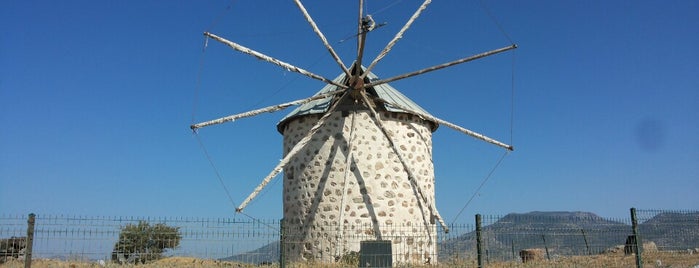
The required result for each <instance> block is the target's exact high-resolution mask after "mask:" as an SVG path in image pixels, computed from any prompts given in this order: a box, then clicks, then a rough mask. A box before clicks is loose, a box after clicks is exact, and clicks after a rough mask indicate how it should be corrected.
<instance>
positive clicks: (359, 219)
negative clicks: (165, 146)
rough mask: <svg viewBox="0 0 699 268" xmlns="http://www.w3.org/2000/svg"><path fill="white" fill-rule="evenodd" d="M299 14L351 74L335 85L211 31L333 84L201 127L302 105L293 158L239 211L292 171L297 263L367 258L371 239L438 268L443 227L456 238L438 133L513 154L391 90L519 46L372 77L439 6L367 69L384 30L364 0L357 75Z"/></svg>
mask: <svg viewBox="0 0 699 268" xmlns="http://www.w3.org/2000/svg"><path fill="white" fill-rule="evenodd" d="M295 2H296V4H297V6H298V7H299V9H300V10H301V12H302V13H303V15H304V16H305V18H306V19H307V21H308V22H309V24H310V25H311V27H312V28H313V30H314V32H315V33H316V34H317V35H318V36H319V37H320V39H321V41H322V42H323V44H324V45H325V47H326V48H327V49H328V51H329V52H330V54H331V56H332V57H333V58H334V59H335V61H336V62H337V64H338V66H339V67H340V68H341V70H342V74H340V75H339V76H338V77H337V78H335V79H333V80H330V79H327V78H324V77H322V76H319V75H316V74H314V73H312V72H309V71H307V70H304V69H301V68H298V67H296V66H294V65H291V64H289V63H286V62H283V61H280V60H277V59H275V58H272V57H269V56H267V55H264V54H262V53H259V52H257V51H254V50H252V49H250V48H247V47H244V46H241V45H239V44H237V43H234V42H231V41H229V40H226V39H224V38H221V37H219V36H216V35H214V34H211V33H208V32H207V33H204V34H205V35H206V36H207V37H208V38H211V39H214V40H216V41H219V42H221V43H223V44H226V45H228V46H230V47H231V48H233V49H235V50H237V51H240V52H242V53H245V54H249V55H252V56H254V57H257V58H258V59H261V60H265V61H267V62H270V63H272V64H275V65H278V66H280V67H282V68H285V69H287V70H290V71H293V72H297V73H300V74H303V75H305V76H308V77H311V78H314V79H318V80H321V81H324V82H325V83H327V86H325V87H324V88H322V89H321V90H320V91H319V92H318V93H317V94H315V95H313V96H311V97H309V98H306V99H301V100H297V101H292V102H288V103H283V104H279V105H274V106H270V107H266V108H262V109H257V110H253V111H249V112H245V113H241V114H236V115H231V116H227V117H223V118H219V119H215V120H211V121H207V122H203V123H199V124H194V125H192V126H191V128H192V129H193V130H196V129H198V128H201V127H205V126H209V125H214V124H220V123H224V122H229V121H234V120H237V119H240V118H244V117H250V116H254V115H257V114H260V113H265V112H273V111H278V110H282V109H284V108H287V107H290V106H294V105H298V107H297V108H296V109H295V110H294V111H292V112H291V113H290V114H288V115H287V116H286V117H284V118H283V119H282V120H281V121H280V122H279V124H278V125H277V130H278V131H279V132H280V133H281V134H282V135H283V136H284V142H283V150H284V158H283V159H282V160H281V161H280V162H279V164H278V165H277V166H276V167H275V168H274V169H273V170H272V171H271V172H270V173H269V175H268V176H267V177H265V178H264V179H263V180H262V183H260V185H259V186H258V187H257V188H256V189H254V191H253V192H252V193H251V194H250V195H249V196H248V198H246V199H245V200H244V201H243V202H242V203H241V205H240V206H239V207H238V208H237V209H236V210H237V211H242V210H243V209H244V208H245V207H246V206H247V204H248V203H249V202H250V201H251V200H252V199H253V198H254V197H255V196H256V195H257V194H258V193H259V192H260V191H261V190H262V189H263V188H264V187H265V186H266V185H267V183H269V182H270V180H272V179H273V178H274V177H276V176H277V175H278V174H279V173H280V172H281V171H282V170H283V171H284V189H283V202H284V230H286V231H285V236H284V240H285V241H282V245H283V251H284V255H285V256H286V258H288V259H289V260H291V261H323V262H332V261H336V260H337V259H338V258H339V257H341V256H342V255H344V254H347V253H349V252H352V251H355V252H356V251H359V250H360V244H361V243H362V242H363V241H385V242H387V243H388V244H390V245H391V251H392V253H393V261H394V262H400V263H425V262H428V261H430V260H431V259H434V260H435V261H436V246H437V244H436V243H437V241H436V230H437V228H436V224H437V223H439V224H440V225H441V226H442V229H444V230H445V231H448V228H447V226H446V225H445V224H444V221H443V220H442V218H441V216H440V214H439V212H438V211H437V209H436V207H435V192H434V181H435V177H434V167H433V163H432V132H434V131H435V130H436V129H437V127H438V126H439V125H445V126H447V127H450V128H453V129H455V130H457V131H460V132H463V133H465V134H467V135H470V136H473V137H475V138H478V139H481V140H483V141H486V142H489V143H492V144H495V145H497V146H501V147H503V148H506V149H508V150H512V146H510V145H507V144H504V143H502V142H499V141H496V140H494V139H491V138H488V137H486V136H484V135H482V134H478V133H475V132H473V131H471V130H468V129H465V128H462V127H459V126H457V125H455V124H452V123H449V122H447V121H444V120H441V119H439V118H436V117H434V116H432V115H430V114H429V113H428V112H427V111H425V110H424V109H422V108H421V107H420V106H419V105H417V104H416V103H414V102H413V101H412V100H410V99H408V98H407V97H405V96H404V95H403V94H401V93H400V92H399V91H398V90H396V89H395V88H393V87H391V86H390V85H389V84H388V83H389V82H392V81H396V80H399V79H403V78H407V77H412V76H415V75H419V74H422V73H426V72H430V71H434V70H438V69H441V68H446V67H449V66H453V65H456V64H460V63H464V62H468V61H471V60H475V59H479V58H482V57H486V56H489V55H493V54H496V53H500V52H503V51H507V50H510V49H514V48H516V45H511V46H507V47H503V48H500V49H496V50H492V51H488V52H485V53H481V54H477V55H473V56H470V57H466V58H462V59H459V60H455V61H452V62H448V63H444V64H441V65H437V66H433V67H429V68H425V69H422V70H418V71H415V72H411V73H407V74H403V75H399V76H396V77H392V78H388V79H379V77H377V76H376V75H374V74H373V73H372V72H371V70H372V69H373V68H374V66H375V65H376V64H377V63H378V62H379V61H380V60H381V59H382V58H383V57H384V56H385V55H386V54H387V53H388V52H389V51H390V50H391V48H392V47H393V45H395V43H396V42H397V41H398V40H399V39H400V38H401V37H402V35H403V33H404V32H405V31H406V30H407V29H408V28H409V27H410V25H411V24H412V23H413V21H414V20H415V19H416V18H417V17H418V16H419V15H420V13H421V12H422V11H423V10H424V9H425V8H426V7H427V5H428V4H429V3H430V0H425V2H424V3H423V4H422V5H421V6H420V7H419V8H418V10H417V11H416V12H415V13H414V14H413V16H412V17H411V18H410V19H409V20H408V22H407V23H406V24H405V25H404V26H403V28H402V29H401V30H400V31H399V32H398V33H397V34H396V36H395V37H394V38H393V40H391V41H390V42H389V43H388V44H387V46H386V47H385V48H384V50H383V51H382V52H381V53H380V54H379V55H378V56H377V57H376V58H375V59H374V60H373V61H372V62H371V64H370V65H369V66H368V67H364V66H363V65H362V58H363V50H364V43H365V40H366V37H367V33H368V32H370V31H371V30H373V29H374V28H375V27H376V24H375V23H374V21H373V20H372V18H371V16H363V15H362V9H363V7H362V1H361V0H360V7H359V18H360V19H359V21H358V33H357V39H358V42H357V57H356V59H354V63H353V64H352V65H351V66H349V67H347V66H346V65H345V64H344V63H343V62H342V60H341V59H340V58H339V56H338V55H337V54H336V53H335V51H334V50H333V48H332V47H331V46H330V44H329V43H328V41H327V40H326V38H325V36H324V35H323V34H322V32H321V31H320V30H319V28H318V27H317V25H316V24H315V22H314V21H313V19H312V18H311V16H310V15H309V14H308V12H307V11H306V9H305V8H304V6H303V5H302V4H301V2H300V0H295Z"/></svg>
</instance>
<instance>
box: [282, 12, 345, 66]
mask: <svg viewBox="0 0 699 268" xmlns="http://www.w3.org/2000/svg"><path fill="white" fill-rule="evenodd" d="M294 2H296V5H297V6H298V7H299V9H300V10H301V13H303V16H304V17H305V18H306V21H308V23H309V24H310V25H311V28H313V31H314V32H315V33H316V34H317V35H318V37H319V38H320V41H322V42H323V45H325V48H327V49H328V52H330V55H331V56H332V57H333V59H335V62H337V65H339V66H340V68H341V69H342V71H343V72H344V73H345V75H347V77H350V76H352V74H350V72H349V70H348V69H347V66H346V65H345V64H344V63H343V62H342V60H341V59H340V56H338V55H337V53H335V50H334V49H333V47H332V46H331V45H330V43H328V39H327V38H325V35H323V32H321V31H320V28H318V25H316V23H315V21H313V18H312V17H311V15H310V14H308V11H306V8H305V7H304V6H303V4H302V3H301V0H294Z"/></svg>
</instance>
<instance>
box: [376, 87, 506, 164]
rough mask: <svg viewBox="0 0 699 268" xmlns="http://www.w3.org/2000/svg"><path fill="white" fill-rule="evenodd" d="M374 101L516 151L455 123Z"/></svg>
mask: <svg viewBox="0 0 699 268" xmlns="http://www.w3.org/2000/svg"><path fill="white" fill-rule="evenodd" d="M374 99H375V100H377V101H380V102H383V103H386V104H388V105H391V106H393V107H396V108H398V109H401V110H403V111H405V112H407V113H411V114H414V115H417V116H419V117H422V118H423V119H426V120H430V121H434V122H437V123H438V124H442V125H445V126H447V127H450V128H452V129H455V130H457V131H459V132H461V133H464V134H466V135H469V136H471V137H474V138H476V139H479V140H482V141H485V142H488V143H492V144H495V145H497V146H500V147H502V148H505V149H507V150H510V151H514V147H513V146H512V145H509V144H505V143H503V142H500V141H498V140H495V139H493V138H490V137H488V136H485V135H483V134H480V133H477V132H475V131H472V130H469V129H466V128H463V127H460V126H458V125H456V124H453V123H450V122H447V121H444V120H442V119H439V118H436V117H434V116H431V115H427V114H424V113H421V112H417V111H415V110H411V109H410V108H408V107H405V106H402V105H398V104H395V103H391V102H388V101H386V100H384V99H382V98H379V97H376V98H374Z"/></svg>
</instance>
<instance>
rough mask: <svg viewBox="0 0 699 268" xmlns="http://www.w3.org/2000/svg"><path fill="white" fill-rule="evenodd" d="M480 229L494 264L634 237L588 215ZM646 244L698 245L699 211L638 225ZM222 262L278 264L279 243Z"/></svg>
mask: <svg viewBox="0 0 699 268" xmlns="http://www.w3.org/2000/svg"><path fill="white" fill-rule="evenodd" d="M485 221H486V223H484V224H486V225H485V226H484V227H483V229H482V231H483V236H484V237H485V240H484V241H483V243H484V246H485V249H486V251H487V255H488V256H487V257H488V258H490V259H493V260H496V259H499V260H511V259H516V258H517V252H519V250H521V249H525V248H547V249H548V250H549V253H550V254H551V255H552V256H555V255H588V254H598V253H601V252H603V251H605V250H606V249H609V248H612V247H614V246H617V245H623V244H624V243H625V241H626V238H627V236H629V235H631V234H632V231H631V225H630V224H627V223H623V222H621V221H615V220H610V219H605V218H602V217H600V216H598V215H596V214H594V213H590V212H567V211H557V212H539V211H534V212H528V213H511V214H508V215H506V216H504V217H502V218H499V219H497V220H495V219H494V222H493V223H492V224H487V223H488V222H487V219H486V220H485ZM639 231H640V233H641V238H642V240H643V241H644V242H647V241H653V242H655V243H656V245H657V246H658V248H659V249H660V250H684V249H689V248H692V249H693V248H696V247H699V213H674V212H663V213H658V214H656V215H655V216H653V217H652V218H650V219H648V220H646V221H644V222H641V223H640V224H639ZM438 252H439V258H440V260H441V261H444V260H448V259H450V258H467V257H475V255H476V232H475V230H474V231H471V232H468V233H465V234H461V235H458V236H455V237H452V238H448V239H443V240H442V241H441V242H440V243H439V245H438ZM222 260H226V261H239V262H247V263H262V262H276V261H278V260H279V242H274V243H270V244H268V245H265V246H263V247H261V248H258V249H256V250H253V251H250V252H246V253H242V254H238V255H234V256H230V257H227V258H224V259H222Z"/></svg>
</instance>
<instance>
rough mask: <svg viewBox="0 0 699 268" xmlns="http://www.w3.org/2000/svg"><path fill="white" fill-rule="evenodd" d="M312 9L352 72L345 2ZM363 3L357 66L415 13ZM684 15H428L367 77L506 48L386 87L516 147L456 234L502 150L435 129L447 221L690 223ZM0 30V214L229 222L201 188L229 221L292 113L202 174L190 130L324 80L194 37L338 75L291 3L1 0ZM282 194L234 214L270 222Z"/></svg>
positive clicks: (233, 132) (673, 11)
mask: <svg viewBox="0 0 699 268" xmlns="http://www.w3.org/2000/svg"><path fill="white" fill-rule="evenodd" d="M316 2H318V1H315V2H313V1H307V2H306V3H305V5H306V8H307V9H308V11H309V12H310V13H311V15H312V16H313V17H314V19H315V20H316V22H317V23H318V25H319V27H320V28H321V30H323V32H324V33H325V34H326V36H327V38H328V40H330V42H331V43H332V44H333V46H334V47H335V49H336V50H337V51H338V54H340V56H341V57H342V59H343V60H344V61H345V63H346V64H350V63H351V62H352V59H353V58H354V57H355V49H356V48H355V43H356V41H355V40H354V39H351V40H349V41H346V42H341V43H340V42H339V41H340V40H342V39H345V38H347V37H349V36H351V35H352V34H353V32H355V31H356V26H355V21H356V16H357V15H356V6H357V4H356V3H354V2H353V1H341V2H342V3H337V2H340V1H321V2H323V3H316ZM365 2H366V3H367V6H366V8H367V12H368V13H369V14H372V15H373V17H374V19H375V20H376V21H377V22H387V23H388V24H387V25H386V26H384V27H382V28H379V29H377V30H375V31H373V32H371V33H370V34H369V36H368V40H367V50H366V55H367V57H366V58H365V61H367V60H370V59H373V57H374V56H375V55H376V54H377V53H378V51H380V50H381V48H383V46H384V45H385V44H386V43H387V42H388V41H389V40H390V39H391V38H392V37H393V35H394V34H395V33H396V32H397V31H398V30H399V29H400V27H401V26H402V25H403V24H404V23H405V21H407V19H408V17H409V16H410V15H412V13H413V12H414V10H415V9H416V8H417V7H418V6H419V5H420V3H421V2H418V1H412V0H404V1H383V0H374V1H372V0H366V1H365ZM484 7H485V8H484ZM697 13H699V2H696V1H514V0H502V1H482V2H480V1H435V2H434V3H432V4H431V5H430V6H429V7H428V8H427V10H426V11H425V12H424V13H423V14H422V16H421V17H420V18H419V19H418V20H417V21H416V22H415V24H414V26H413V27H412V28H411V29H410V30H408V32H406V34H405V37H404V38H403V39H402V40H401V41H400V42H398V44H397V45H396V46H395V48H394V50H393V51H392V52H391V53H390V54H389V56H387V57H386V58H385V59H383V60H382V61H381V62H380V63H379V64H378V65H377V67H376V68H375V69H374V73H376V74H377V75H378V76H380V77H384V78H387V77H391V76H394V75H398V74H402V73H405V72H409V71H414V70H417V69H420V68H423V67H427V66H432V65H435V64H439V63H443V62H446V61H451V60H454V59H458V58H461V57H465V56H468V55H472V54H475V53H480V52H484V51H487V50H491V49H495V48H500V47H504V46H507V45H510V43H511V41H510V40H512V42H514V43H516V44H518V45H519V48H518V49H517V50H516V51H515V52H514V53H509V52H508V53H504V54H500V55H496V56H492V57H489V58H485V59H481V60H478V61H474V62H471V63H466V64H463V65H459V66H456V67H452V68H449V69H445V70H442V71H437V72H433V73H429V74H425V75H422V76H418V77H414V78H409V79H405V80H401V81H396V82H393V83H391V85H392V86H394V87H396V88H398V89H400V90H401V91H402V92H403V93H404V94H405V95H407V96H408V97H410V98H412V99H413V100H414V101H415V102H417V103H419V104H420V105H421V106H422V107H424V108H425V109H427V110H428V111H430V112H431V113H432V114H433V115H435V116H437V117H440V118H442V119H445V120H448V121H451V122H453V123H457V124H459V125H462V126H464V127H466V128H469V129H472V130H475V131H478V132H481V133H484V134H486V135H489V136H491V137H494V138H497V139H500V140H503V141H505V142H510V141H512V143H513V144H514V146H515V151H514V152H512V153H511V154H509V155H508V156H507V157H506V158H505V159H504V161H503V162H502V164H501V165H500V166H498V168H497V169H495V172H494V173H493V175H492V176H491V177H490V179H489V180H488V181H487V182H486V183H485V185H484V186H483V188H482V189H481V191H480V192H479V193H478V194H477V195H476V197H475V198H474V199H473V201H472V202H471V203H470V204H469V205H468V206H467V207H466V209H465V211H464V212H463V214H461V215H460V216H459V217H457V213H458V212H459V211H460V210H461V208H462V207H464V205H465V204H466V202H467V201H468V200H469V198H470V197H471V195H473V194H474V192H475V191H476V189H477V188H478V186H479V185H480V184H481V182H482V181H483V180H484V179H485V178H486V176H487V174H488V173H489V172H490V170H491V169H492V168H493V166H494V165H495V163H496V162H497V161H498V159H499V158H500V156H501V155H502V154H503V150H502V149H500V148H498V147H495V146H493V145H490V144H486V143H483V142H480V141H477V140H474V139H473V138H471V137H468V136H465V135H463V134H461V133H458V132H455V131H453V130H451V129H449V128H446V127H440V128H439V129H438V130H437V132H436V133H435V134H434V137H433V138H434V140H433V143H434V149H433V150H434V162H435V169H436V171H435V173H436V195H437V207H438V209H439V210H440V212H441V214H442V215H443V216H444V218H445V219H446V220H447V221H449V222H451V221H454V220H455V221H457V222H471V221H472V217H473V214H475V213H482V214H505V213H509V212H527V211H560V210H574V211H591V212H594V213H597V214H599V215H602V216H610V217H626V216H627V215H628V209H629V208H630V207H637V208H653V209H655V208H661V209H699V194H698V192H699V50H697V49H696V46H697V44H698V43H699V18H697V16H696V14H697ZM488 14H491V16H489V15H488ZM498 25H500V26H501V27H499V26H498ZM0 29H2V33H3V34H2V36H1V37H0V125H2V126H3V131H0V214H28V213H30V212H33V213H37V214H69V215H104V216H117V215H128V216H201V217H231V216H234V207H233V204H231V202H230V201H229V200H228V197H227V195H226V192H225V191H224V190H223V187H222V186H221V184H220V183H219V180H218V179H217V176H216V172H219V173H220V174H221V176H222V179H223V182H224V183H225V185H226V187H227V188H228V190H229V192H230V195H231V197H232V199H233V201H234V203H235V204H236V205H237V204H239V203H240V202H241V201H242V200H243V199H244V198H245V197H246V196H247V195H248V193H249V192H250V191H251V190H252V189H253V188H254V187H255V186H256V185H257V184H258V183H259V182H260V180H261V179H262V178H263V177H264V176H265V175H266V174H267V173H268V172H269V171H270V170H271V169H272V168H273V167H274V166H275V165H276V163H277V162H278V161H279V159H281V154H282V146H281V142H282V139H281V138H282V137H281V135H280V134H279V133H278V132H276V127H275V124H276V123H277V122H278V120H279V119H281V118H282V117H283V116H284V115H285V114H286V113H288V112H289V111H290V110H286V111H282V112H277V113H273V114H264V115H260V116H258V117H255V118H252V119H245V120H240V121H236V122H234V123H229V124H226V125H219V126H213V127H209V128H205V129H202V130H201V131H200V132H199V138H200V139H201V141H202V143H203V144H204V146H205V148H206V149H207V151H208V153H209V155H210V157H211V160H212V162H213V164H214V165H215V167H216V169H214V168H212V167H211V165H210V163H209V161H208V160H207V157H206V156H205V154H204V153H203V151H202V149H201V148H200V146H199V144H198V142H197V140H196V138H195V137H194V136H193V135H192V133H191V131H190V130H189V128H188V126H189V125H190V124H191V123H193V122H199V121H205V120H209V119H213V118H217V117H220V116H225V115H229V114H234V113H238V112H243V111H246V110H250V109H253V108H259V107H263V106H268V105H273V104H277V103H281V102H285V101H290V100H295V99H300V98H304V97H306V96H310V95H311V94H313V93H315V92H316V91H317V90H319V89H320V88H321V87H322V86H323V83H322V82H319V81H316V80H312V79H309V78H307V77H303V76H301V75H298V74H295V73H291V72H288V71H285V70H283V69H282V68H279V67H277V66H273V65H271V64H267V63H265V62H262V61H260V60H257V59H255V58H253V57H250V56H247V55H243V54H241V53H238V52H235V51H233V50H231V49H230V48H228V47H226V46H224V45H222V44H220V43H217V42H215V41H209V42H208V44H207V46H206V48H205V49H204V41H205V39H204V37H203V35H202V33H203V32H204V31H211V32H212V33H215V34H217V35H219V36H222V37H224V38H228V39H230V40H232V41H235V42H238V43H240V44H242V45H245V46H248V47H250V48H253V49H256V50H258V51H261V52H263V53H266V54H268V55H271V56H274V57H277V58H279V59H281V60H284V61H286V62H290V63H293V64H295V65H297V66H299V67H302V68H305V69H307V70H310V71H313V72H315V73H317V74H320V75H323V76H325V77H328V78H334V77H335V76H337V75H338V74H339V73H340V70H339V68H338V67H337V65H336V64H335V63H334V62H333V61H332V58H331V57H330V56H329V54H328V53H327V51H326V50H325V49H324V48H323V46H322V43H321V42H320V41H319V39H318V37H317V36H315V34H313V32H312V31H311V28H310V27H309V26H308V24H307V23H306V22H305V20H304V19H303V17H302V15H301V12H299V11H298V9H297V8H296V6H295V5H294V4H293V1H268V2H265V3H264V4H260V2H259V1H146V2H143V1H117V2H115V1H3V2H2V3H1V4H0ZM501 29H502V30H501ZM503 32H504V33H503ZM513 77H514V79H513ZM513 81H514V82H513ZM513 88H514V94H512V92H513ZM513 99H514V106H513V105H511V104H512V100H513ZM512 107H514V109H512ZM511 115H514V117H513V121H511ZM511 122H513V124H511ZM511 125H512V126H513V127H512V128H511V127H510V126H511ZM280 179H281V177H277V178H276V179H275V180H274V181H273V182H272V183H271V184H270V186H269V187H268V188H267V189H266V190H265V191H264V192H263V194H262V195H260V196H259V197H258V199H256V200H255V201H254V202H253V203H252V204H250V205H249V206H248V208H247V209H246V212H247V213H248V214H250V215H251V216H253V217H256V218H264V219H275V218H280V217H281V214H282V213H281V206H282V203H281V187H282V183H281V182H280ZM238 217H240V216H238Z"/></svg>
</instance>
